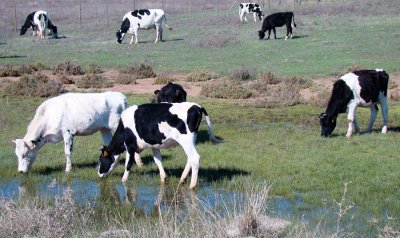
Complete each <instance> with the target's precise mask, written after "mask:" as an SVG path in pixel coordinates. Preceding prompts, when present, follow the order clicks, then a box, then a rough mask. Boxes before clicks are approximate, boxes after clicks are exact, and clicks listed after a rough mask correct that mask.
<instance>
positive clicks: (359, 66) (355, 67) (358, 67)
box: [344, 64, 365, 73]
mask: <svg viewBox="0 0 400 238" xmlns="http://www.w3.org/2000/svg"><path fill="white" fill-rule="evenodd" d="M363 69H365V67H364V65H362V64H352V65H351V66H350V67H348V68H346V69H345V70H344V73H350V72H354V71H357V70H363Z"/></svg>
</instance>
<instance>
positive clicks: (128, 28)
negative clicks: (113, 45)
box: [116, 9, 172, 44]
mask: <svg viewBox="0 0 400 238" xmlns="http://www.w3.org/2000/svg"><path fill="white" fill-rule="evenodd" d="M163 21H164V22H165V26H166V27H167V28H168V29H169V30H171V29H172V28H170V27H169V26H168V25H167V18H166V17H165V14H164V10H162V9H138V10H135V11H131V12H128V13H127V14H125V16H124V18H123V21H122V24H121V29H119V30H118V31H117V33H116V36H117V43H118V44H120V43H121V42H122V40H123V39H124V36H125V34H126V33H130V34H132V39H131V41H130V43H129V44H132V42H133V36H135V38H136V40H135V44H137V43H138V30H139V29H149V28H155V29H156V33H157V36H156V40H155V41H154V43H157V42H158V41H159V40H160V41H162V33H163V29H162V26H161V23H162V22H163Z"/></svg>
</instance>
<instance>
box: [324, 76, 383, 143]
mask: <svg viewBox="0 0 400 238" xmlns="http://www.w3.org/2000/svg"><path fill="white" fill-rule="evenodd" d="M388 80H389V75H388V74H387V73H386V72H385V71H383V70H382V69H376V70H360V71H354V72H352V73H348V74H345V75H343V76H342V77H341V78H340V80H338V81H337V82H335V84H334V85H333V89H332V95H331V98H330V100H329V103H328V107H327V108H326V111H325V112H324V113H321V114H320V124H321V136H325V137H328V136H329V135H330V134H331V133H332V131H333V130H334V129H335V127H336V119H337V117H338V114H339V113H345V112H346V109H347V108H348V109H349V112H348V115H347V119H348V122H349V128H348V129H347V133H346V136H347V137H350V136H351V134H352V133H353V131H354V130H353V123H354V127H355V131H356V132H358V131H359V127H358V123H357V120H356V109H357V107H359V106H360V107H369V108H370V110H371V117H370V121H369V124H368V128H367V132H370V131H371V129H372V125H373V124H374V121H375V118H376V114H377V111H378V107H377V105H376V104H377V103H380V104H381V107H382V108H381V109H382V116H383V127H382V133H386V132H387V122H388V104H387V87H388Z"/></svg>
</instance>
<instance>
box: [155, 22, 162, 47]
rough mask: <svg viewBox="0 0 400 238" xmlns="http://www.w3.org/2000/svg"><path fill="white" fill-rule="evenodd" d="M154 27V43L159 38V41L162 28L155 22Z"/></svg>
mask: <svg viewBox="0 0 400 238" xmlns="http://www.w3.org/2000/svg"><path fill="white" fill-rule="evenodd" d="M154 26H155V29H156V40H155V41H154V43H157V42H158V41H159V40H160V41H161V38H162V28H161V25H160V24H155V25H154Z"/></svg>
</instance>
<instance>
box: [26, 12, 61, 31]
mask: <svg viewBox="0 0 400 238" xmlns="http://www.w3.org/2000/svg"><path fill="white" fill-rule="evenodd" d="M30 27H32V30H33V36H35V35H36V34H38V35H39V37H40V38H45V37H46V30H47V28H49V29H50V30H51V31H52V32H53V36H54V37H55V38H57V27H56V26H55V25H53V23H51V21H50V19H49V17H48V14H47V12H46V11H43V10H40V11H36V12H32V13H31V14H29V15H28V16H27V17H26V20H25V23H24V25H22V27H21V31H20V35H23V34H25V32H26V31H27V30H28V28H30Z"/></svg>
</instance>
